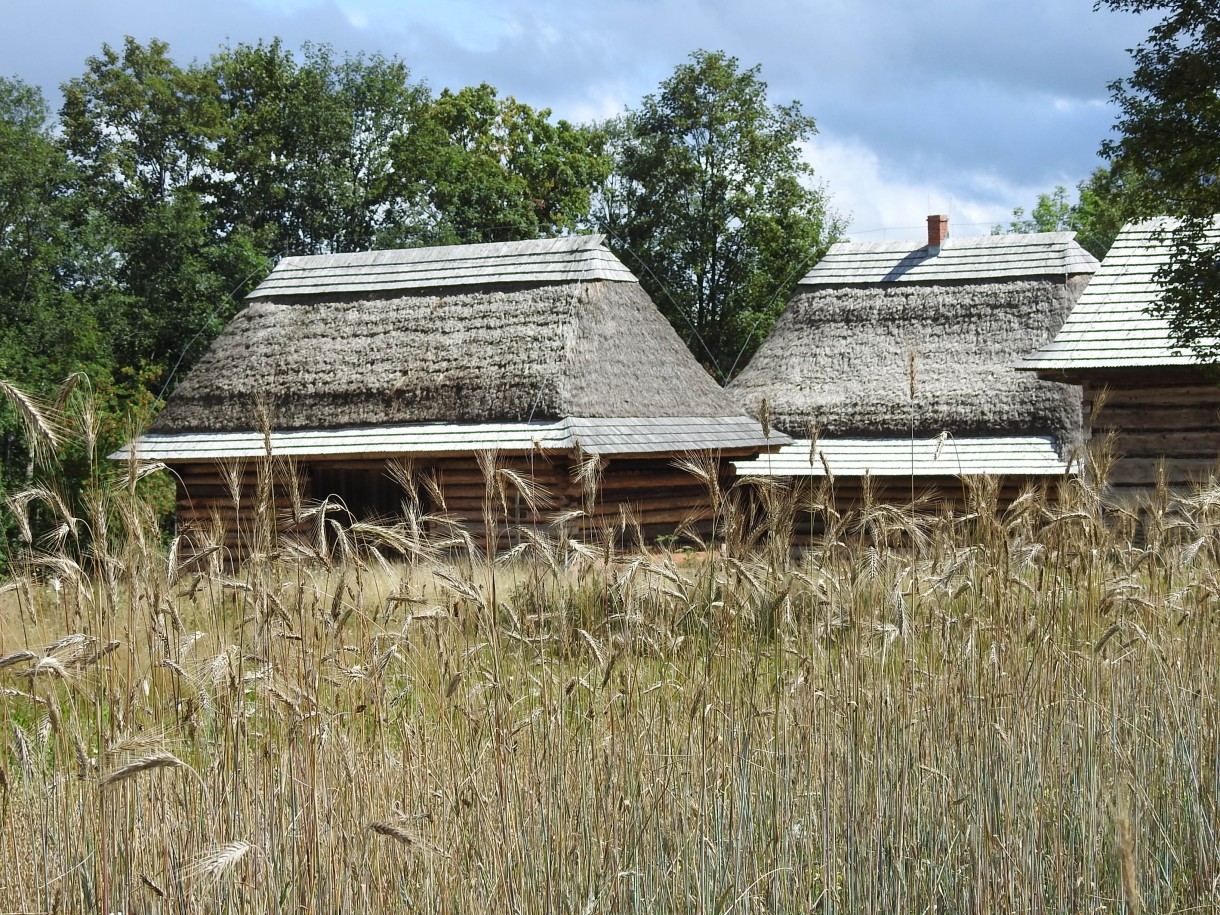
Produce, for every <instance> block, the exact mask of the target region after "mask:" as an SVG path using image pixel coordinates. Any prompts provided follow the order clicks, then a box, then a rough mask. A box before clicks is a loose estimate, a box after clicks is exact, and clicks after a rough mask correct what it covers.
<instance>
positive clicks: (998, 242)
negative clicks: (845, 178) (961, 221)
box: [800, 232, 1098, 286]
mask: <svg viewBox="0 0 1220 915" xmlns="http://www.w3.org/2000/svg"><path fill="white" fill-rule="evenodd" d="M1075 238H1076V233H1075V232H1037V233H1022V234H1012V235H981V236H975V237H971V238H954V237H952V236H949V237H946V238H943V239H941V243H940V245H938V246H929V245H917V244H915V243H913V242H911V241H910V240H905V241H893V242H885V241H882V242H838V243H836V244H834V245H832V246H831V248H830V250H829V251H827V252H826V256H825V257H824V258H822V260H820V261H819V262H818V263H817V264H815V265H814V267H813V269H811V270H810V271H809V272H808V273H807V274H805V276H804V277H803V278H802V279H801V281H800V285H803V286H844V285H859V284H873V283H899V282H906V283H918V282H923V283H944V282H960V281H976V282H977V281H988V280H997V281H999V280H1010V279H1016V278H1018V277H1026V278H1028V277H1035V276H1055V277H1067V276H1073V275H1080V274H1090V273H1093V272H1094V271H1095V270H1097V267H1098V261H1097V258H1095V257H1093V255H1091V254H1089V252H1088V251H1086V250H1085V249H1084V248H1082V247H1081V246H1080V245H1079V244H1078V243H1077V242H1076V240H1075Z"/></svg>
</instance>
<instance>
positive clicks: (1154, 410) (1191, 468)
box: [1084, 376, 1220, 501]
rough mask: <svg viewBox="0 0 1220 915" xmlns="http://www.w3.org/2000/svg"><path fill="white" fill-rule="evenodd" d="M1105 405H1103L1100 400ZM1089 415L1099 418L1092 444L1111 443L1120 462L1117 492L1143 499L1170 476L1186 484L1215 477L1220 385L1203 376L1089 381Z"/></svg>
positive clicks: (1111, 479)
mask: <svg viewBox="0 0 1220 915" xmlns="http://www.w3.org/2000/svg"><path fill="white" fill-rule="evenodd" d="M1099 400H1100V401H1101V406H1100V408H1098V406H1097V404H1098V401H1099ZM1084 415H1085V416H1086V417H1090V416H1091V417H1093V419H1092V422H1091V429H1090V445H1091V448H1092V449H1093V450H1094V451H1096V450H1097V449H1099V448H1101V447H1102V446H1103V444H1105V443H1108V445H1109V447H1110V448H1112V450H1113V453H1114V458H1115V460H1114V463H1113V466H1112V467H1111V469H1110V471H1109V474H1108V476H1107V478H1106V482H1107V485H1108V489H1109V491H1110V493H1111V496H1112V497H1113V498H1115V499H1117V500H1119V501H1138V500H1139V499H1140V498H1143V497H1146V496H1147V495H1148V494H1150V493H1151V492H1152V491H1154V490H1155V488H1156V485H1157V475H1158V473H1159V472H1160V470H1159V468H1161V467H1163V469H1164V474H1165V481H1166V482H1167V483H1168V484H1169V485H1170V486H1171V487H1174V488H1180V489H1185V488H1188V487H1190V486H1192V485H1195V484H1199V483H1204V482H1206V481H1207V480H1209V479H1211V478H1214V477H1215V475H1216V471H1217V464H1218V461H1220V386H1217V385H1216V383H1215V382H1214V381H1211V380H1209V379H1206V378H1204V377H1202V376H1200V377H1199V378H1198V379H1197V380H1192V381H1186V382H1181V381H1179V382H1176V383H1157V381H1156V379H1150V380H1145V379H1141V378H1139V377H1133V378H1131V379H1127V380H1114V381H1112V382H1111V384H1110V385H1108V386H1105V387H1102V386H1100V385H1098V384H1091V383H1086V384H1085V385H1084Z"/></svg>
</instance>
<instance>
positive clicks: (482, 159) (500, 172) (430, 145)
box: [392, 83, 610, 244]
mask: <svg viewBox="0 0 1220 915" xmlns="http://www.w3.org/2000/svg"><path fill="white" fill-rule="evenodd" d="M550 117H551V112H550V111H549V110H548V109H543V110H541V111H535V110H534V109H533V108H531V107H530V106H529V105H526V104H524V103H522V102H519V101H517V100H516V99H513V98H504V99H500V98H497V96H496V90H495V88H494V87H492V86H489V85H487V84H486V83H483V84H482V85H479V86H473V87H467V88H464V89H460V90H458V91H457V92H453V91H450V90H448V89H446V90H444V91H443V92H442V93H441V94H440V95H439V96H438V97H437V98H436V99H434V100H432V101H431V102H430V103H428V104H427V105H426V106H425V107H424V109H423V110H422V111H421V112H420V115H419V117H418V118H417V120H416V123H415V125H414V126H413V128H412V130H410V131H408V132H406V133H405V134H400V135H399V136H398V137H396V138H395V141H394V143H393V148H392V152H393V167H394V173H395V175H396V176H397V181H398V186H399V187H400V189H401V191H400V192H401V193H402V196H403V197H404V198H409V199H411V200H412V201H413V202H414V204H415V207H416V217H415V221H414V222H412V223H409V224H407V225H405V226H402V227H401V228H400V229H399V230H398V231H397V232H396V233H394V235H393V237H394V238H401V237H402V236H403V234H404V233H406V234H407V235H408V241H412V242H414V243H416V244H419V243H424V244H469V243H474V242H491V241H516V240H520V239H526V238H537V237H539V236H547V235H558V234H560V233H562V232H570V231H572V230H574V229H576V228H577V227H578V226H579V225H580V224H581V223H582V222H583V221H584V219H585V217H586V215H587V213H588V212H589V205H590V194H591V191H592V189H593V188H594V187H596V186H597V185H598V184H599V183H600V182H602V181H604V180H605V178H606V176H607V175H608V173H609V169H610V161H609V159H608V158H607V157H606V156H605V155H604V153H603V147H604V138H603V137H602V135H601V134H600V133H599V132H598V131H597V130H595V129H592V128H584V127H575V126H573V125H572V124H570V123H568V122H567V121H563V120H561V121H557V122H554V123H552V122H551V120H550Z"/></svg>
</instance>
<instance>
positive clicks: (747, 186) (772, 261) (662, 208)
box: [597, 51, 842, 380]
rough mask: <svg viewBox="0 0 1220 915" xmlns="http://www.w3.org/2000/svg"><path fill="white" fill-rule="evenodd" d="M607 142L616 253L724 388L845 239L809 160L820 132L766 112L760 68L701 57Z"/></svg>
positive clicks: (603, 209) (782, 110) (604, 219)
mask: <svg viewBox="0 0 1220 915" xmlns="http://www.w3.org/2000/svg"><path fill="white" fill-rule="evenodd" d="M607 129H608V130H609V131H610V133H611V137H612V140H611V148H612V150H613V153H614V155H615V169H614V173H613V175H612V177H611V179H610V180H609V181H608V182H607V184H606V186H605V188H604V190H603V193H602V195H601V199H600V203H599V207H598V211H597V216H598V218H599V221H600V223H601V225H602V226H603V227H604V228H605V230H606V231H607V232H608V234H609V242H610V245H611V246H612V247H613V248H614V249H615V250H616V252H617V253H618V254H619V256H620V257H621V258H622V259H623V260H624V261H625V262H627V263H628V264H629V265H631V266H632V267H633V268H635V269H636V272H637V273H638V274H639V275H640V278H641V282H642V283H643V284H644V286H645V288H647V289H648V291H649V292H650V293H651V294H652V296H653V298H654V299H655V300H656V301H657V302H658V304H660V305H661V307H662V309H663V310H664V311H666V313H667V316H668V317H669V319H670V321H671V322H672V323H673V325H674V326H675V328H677V330H678V332H679V333H680V334H681V335H682V336H683V337H684V338H685V339H686V341H687V344H688V345H689V346H690V347H691V349H692V351H693V352H694V353H695V354H696V355H697V356H699V357H700V358H701V359H702V360H704V361H705V362H706V363H707V364H709V366H710V367H712V368H713V369H714V370H716V371H717V372H718V373H719V374H720V376H721V377H722V378H723V379H725V380H727V378H728V376H729V375H731V374H732V372H733V371H734V368H735V367H739V366H740V365H741V364H744V361H745V358H746V357H748V356H749V354H750V353H752V352H753V350H754V349H755V348H756V347H757V346H758V344H759V343H760V342H761V341H762V340H763V338H765V336H766V334H767V333H768V332H769V331H770V329H771V327H772V325H773V324H774V322H775V319H776V317H778V315H779V313H780V312H781V311H782V310H783V308H784V306H785V304H786V303H787V300H788V298H789V296H790V295H791V293H792V291H793V289H794V288H795V285H796V282H797V281H798V280H799V279H800V276H801V275H802V274H803V273H804V271H806V270H807V269H808V268H809V266H810V265H811V264H812V263H813V262H814V261H815V260H816V259H817V258H818V257H820V256H821V255H822V254H823V253H824V252H825V250H826V248H827V247H828V246H829V245H830V244H831V242H833V241H834V240H835V238H836V236H837V235H838V234H839V233H840V232H841V231H842V221H841V220H840V219H839V217H837V216H836V215H834V214H833V213H832V212H831V211H830V209H829V207H828V205H827V201H826V195H825V192H824V190H823V189H822V188H821V187H819V186H818V185H816V184H815V183H814V180H813V179H814V176H813V171H812V169H811V168H810V166H809V165H808V163H807V162H806V161H805V160H804V157H803V154H802V149H801V144H803V143H804V142H806V141H808V140H809V139H810V138H811V137H813V135H814V134H815V132H816V125H815V123H814V120H813V118H811V117H809V116H807V115H805V114H804V113H803V112H802V110H801V107H800V104H799V102H792V103H791V104H788V105H772V104H770V103H769V102H768V100H767V84H766V83H765V82H764V81H763V80H762V79H761V78H760V76H759V68H758V67H752V68H750V69H746V70H743V69H741V68H740V66H739V65H738V62H737V59H736V58H735V57H731V56H729V55H727V54H725V53H723V52H719V51H717V52H708V51H698V52H696V53H694V54H692V55H691V59H690V62H688V63H684V64H681V65H680V66H678V67H677V69H676V70H675V71H674V73H673V75H672V76H671V77H670V78H669V79H667V80H665V81H664V82H663V83H662V84H661V86H660V91H659V92H658V93H656V94H655V95H648V96H646V97H645V99H644V101H643V103H642V105H641V106H640V108H639V109H638V110H635V111H630V112H628V113H627V114H626V115H625V116H623V117H622V118H620V119H618V120H617V121H615V122H612V123H611V124H609V125H607Z"/></svg>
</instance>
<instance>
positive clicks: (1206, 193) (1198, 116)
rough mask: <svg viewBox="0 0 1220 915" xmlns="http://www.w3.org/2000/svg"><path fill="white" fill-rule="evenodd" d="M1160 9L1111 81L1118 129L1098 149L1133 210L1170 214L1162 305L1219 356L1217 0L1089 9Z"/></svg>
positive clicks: (1134, 1)
mask: <svg viewBox="0 0 1220 915" xmlns="http://www.w3.org/2000/svg"><path fill="white" fill-rule="evenodd" d="M1103 5H1104V6H1107V7H1109V8H1110V9H1112V10H1126V11H1131V12H1151V13H1161V14H1163V16H1162V18H1161V20H1160V21H1159V22H1158V23H1157V24H1156V25H1154V26H1153V27H1152V29H1151V30H1150V32H1149V34H1148V38H1147V39H1146V40H1145V41H1144V42H1143V43H1142V44H1140V45H1139V46H1138V47H1136V48H1135V49H1133V50H1132V51H1131V56H1132V60H1133V63H1134V71H1133V72H1132V74H1131V75H1130V76H1128V77H1126V78H1125V79H1120V80H1117V81H1115V82H1114V83H1112V84H1111V86H1110V90H1111V96H1112V99H1113V101H1114V102H1115V104H1116V105H1117V106H1118V109H1119V117H1118V121H1117V123H1116V125H1115V129H1116V131H1117V132H1118V134H1119V136H1118V137H1117V138H1116V139H1113V140H1109V141H1107V142H1105V143H1104V144H1103V146H1102V154H1103V155H1105V156H1106V157H1107V158H1108V159H1109V160H1110V162H1111V165H1112V169H1113V171H1114V173H1115V174H1116V175H1117V176H1118V177H1119V179H1120V180H1122V181H1124V182H1125V184H1126V187H1127V191H1128V193H1127V196H1126V207H1127V209H1129V211H1130V213H1131V214H1132V215H1133V216H1136V217H1152V216H1159V215H1170V216H1176V217H1178V222H1177V226H1176V228H1175V229H1174V230H1173V231H1172V243H1173V256H1172V259H1171V261H1170V263H1169V265H1168V266H1167V268H1166V269H1165V270H1164V271H1163V274H1162V276H1161V279H1162V280H1163V281H1164V282H1165V284H1166V289H1167V293H1166V296H1165V298H1164V301H1163V303H1162V305H1161V312H1162V313H1163V314H1164V316H1165V317H1166V318H1167V319H1168V320H1169V323H1170V327H1171V329H1172V331H1173V333H1174V335H1175V336H1176V337H1177V339H1178V340H1179V342H1180V343H1182V344H1183V345H1186V346H1189V347H1193V348H1194V349H1195V350H1197V351H1199V352H1200V353H1202V354H1203V355H1205V356H1208V357H1216V356H1220V346H1218V345H1217V343H1216V339H1217V338H1218V337H1220V248H1218V247H1217V245H1216V244H1215V243H1214V241H1209V240H1208V238H1207V232H1208V230H1210V229H1211V227H1212V225H1213V219H1214V217H1215V215H1216V214H1217V213H1220V7H1217V5H1216V4H1215V3H1214V2H1204V0H1098V3H1097V4H1096V7H1095V8H1097V7H1101V6H1103Z"/></svg>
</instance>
